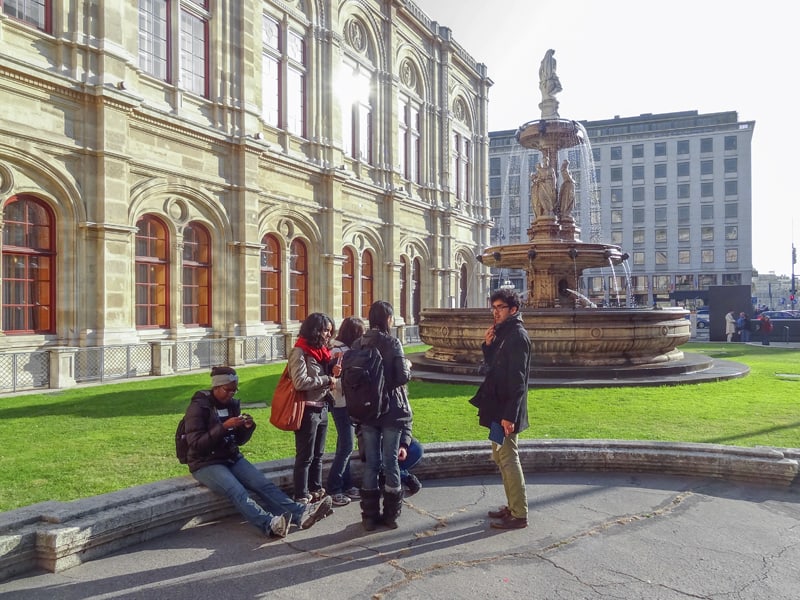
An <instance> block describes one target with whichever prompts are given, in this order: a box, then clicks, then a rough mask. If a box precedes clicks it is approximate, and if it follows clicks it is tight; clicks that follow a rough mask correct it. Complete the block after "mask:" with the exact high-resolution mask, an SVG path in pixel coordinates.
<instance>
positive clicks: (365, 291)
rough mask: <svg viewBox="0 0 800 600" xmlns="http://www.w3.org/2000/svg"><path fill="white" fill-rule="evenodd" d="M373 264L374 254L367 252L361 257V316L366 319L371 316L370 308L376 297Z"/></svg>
mask: <svg viewBox="0 0 800 600" xmlns="http://www.w3.org/2000/svg"><path fill="white" fill-rule="evenodd" d="M372 263H373V261H372V254H371V253H370V252H369V251H368V250H367V251H365V252H364V254H363V255H362V257H361V316H363V317H365V318H366V317H368V316H369V307H370V306H372V303H373V301H374V297H375V294H374V284H375V280H374V277H373V271H372V268H373V267H372Z"/></svg>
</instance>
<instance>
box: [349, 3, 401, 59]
mask: <svg viewBox="0 0 800 600" xmlns="http://www.w3.org/2000/svg"><path fill="white" fill-rule="evenodd" d="M338 10H339V24H340V26H341V28H342V38H343V39H344V48H345V49H346V53H347V55H348V56H351V57H353V58H356V59H357V60H358V61H359V62H362V63H366V64H368V65H371V66H372V67H373V68H376V69H378V70H382V71H385V70H386V65H387V64H388V52H389V51H388V48H387V45H386V42H385V40H384V39H383V35H381V33H380V32H381V29H382V26H381V23H380V22H379V21H378V20H377V19H376V18H375V15H374V14H373V12H372V11H371V10H369V7H368V6H367V4H366V3H365V2H363V1H362V0H356V1H346V0H345V1H342V2H340V3H339V7H338Z"/></svg>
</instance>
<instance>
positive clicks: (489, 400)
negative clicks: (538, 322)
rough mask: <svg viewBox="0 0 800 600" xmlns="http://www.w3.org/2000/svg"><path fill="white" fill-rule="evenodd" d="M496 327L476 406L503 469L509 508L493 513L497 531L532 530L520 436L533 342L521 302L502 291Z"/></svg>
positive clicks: (495, 300) (486, 346) (495, 303)
mask: <svg viewBox="0 0 800 600" xmlns="http://www.w3.org/2000/svg"><path fill="white" fill-rule="evenodd" d="M491 303H492V314H493V315H494V325H493V326H492V327H489V329H487V330H486V334H485V336H484V343H483V344H482V345H481V349H482V350H483V357H484V363H485V364H486V366H487V367H488V372H487V373H486V378H485V379H484V380H483V383H482V384H481V386H480V387H479V388H478V392H477V393H476V394H475V396H474V397H473V398H472V399H471V400H470V404H472V405H473V406H476V407H477V408H478V421H479V423H480V424H481V425H482V426H483V427H487V428H489V439H491V440H492V459H493V460H494V462H495V463H497V466H498V467H499V468H500V475H501V476H502V478H503V488H504V489H505V492H506V500H507V502H508V504H507V505H506V506H502V507H501V508H499V509H498V510H495V511H490V512H489V517H490V518H492V519H497V520H494V521H492V522H491V526H492V527H494V528H496V529H523V528H524V527H527V526H528V497H527V494H526V492H525V474H524V473H523V472H522V465H521V464H520V460H519V444H518V442H519V433H520V432H522V431H524V430H525V429H527V428H528V368H529V364H530V356H531V340H530V338H529V337H528V332H527V331H526V330H525V327H524V326H523V324H522V315H521V314H520V312H519V296H517V293H516V292H515V291H513V290H508V289H500V290H497V291H495V292H494V293H493V294H492V297H491Z"/></svg>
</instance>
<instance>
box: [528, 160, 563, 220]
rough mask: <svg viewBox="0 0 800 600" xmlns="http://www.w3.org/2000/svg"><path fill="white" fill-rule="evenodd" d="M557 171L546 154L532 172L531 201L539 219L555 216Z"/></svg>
mask: <svg viewBox="0 0 800 600" xmlns="http://www.w3.org/2000/svg"><path fill="white" fill-rule="evenodd" d="M556 199H557V198H556V172H555V170H554V169H553V168H552V167H551V166H550V159H549V158H547V156H545V157H544V158H543V159H542V162H540V163H539V164H537V165H536V173H532V174H531V202H532V203H533V207H532V208H533V212H534V214H535V215H536V218H537V219H541V218H551V217H553V214H554V210H555V206H556Z"/></svg>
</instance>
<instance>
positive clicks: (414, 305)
mask: <svg viewBox="0 0 800 600" xmlns="http://www.w3.org/2000/svg"><path fill="white" fill-rule="evenodd" d="M421 310H422V263H421V262H420V260H419V259H418V258H415V259H414V262H413V263H412V267H411V313H412V314H413V315H414V323H419V313H420V311H421Z"/></svg>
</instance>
